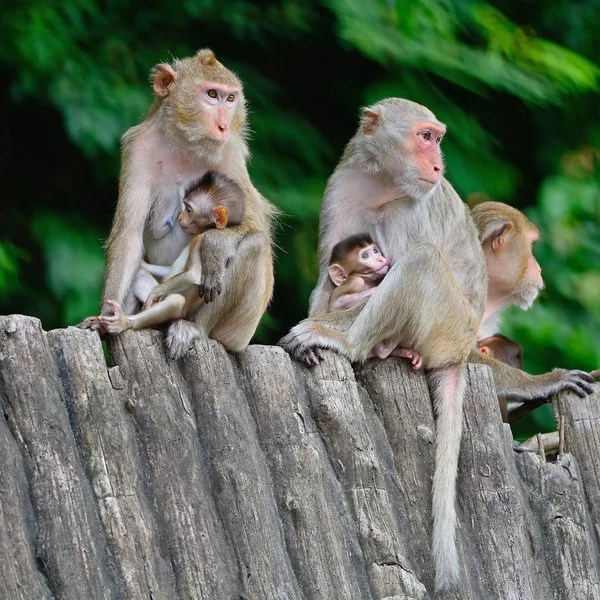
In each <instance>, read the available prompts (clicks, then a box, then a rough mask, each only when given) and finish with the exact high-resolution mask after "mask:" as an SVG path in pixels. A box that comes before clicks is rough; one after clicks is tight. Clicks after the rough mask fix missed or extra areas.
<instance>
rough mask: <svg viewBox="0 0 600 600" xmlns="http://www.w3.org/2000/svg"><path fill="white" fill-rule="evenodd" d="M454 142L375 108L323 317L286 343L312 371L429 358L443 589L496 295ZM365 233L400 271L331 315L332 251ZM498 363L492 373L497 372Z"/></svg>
mask: <svg viewBox="0 0 600 600" xmlns="http://www.w3.org/2000/svg"><path fill="white" fill-rule="evenodd" d="M444 133H445V126H444V125H443V124H442V123H440V122H439V121H438V120H437V119H436V117H435V116H434V115H433V113H432V112H431V111H429V110H428V109H427V108H425V107H423V106H420V105H418V104H415V103H413V102H410V101H408V100H403V99H399V98H390V99H387V100H383V101H381V102H379V103H377V104H375V105H374V106H372V107H369V108H367V109H365V111H364V113H363V118H362V122H361V124H360V127H359V129H358V131H357V133H356V134H355V136H354V137H353V138H352V139H351V140H350V142H349V144H348V146H347V147H346V150H345V152H344V155H343V157H342V159H341V161H340V163H339V165H338V166H337V168H336V170H335V171H334V173H333V175H332V176H331V178H330V180H329V182H328V185H327V188H326V190H325V195H324V197H323V203H322V207H321V221H320V240H319V260H320V276H319V282H318V283H317V286H316V288H315V290H314V291H313V293H312V296H311V305H310V315H311V316H310V317H309V318H308V319H305V320H304V321H302V322H301V323H299V324H298V325H296V326H295V327H293V328H292V330H291V331H290V333H289V334H288V335H287V336H285V337H284V338H283V339H282V340H281V342H280V344H281V345H282V346H283V347H284V348H285V349H286V350H287V351H288V352H290V353H291V354H292V355H293V356H295V357H297V358H299V359H300V360H303V361H304V362H306V363H307V364H316V363H318V362H319V361H321V360H322V358H323V354H322V349H333V350H336V351H338V352H340V353H342V354H344V355H346V356H348V357H349V358H350V359H351V360H354V361H363V360H365V359H366V358H367V357H368V356H369V354H370V352H371V351H372V350H373V348H375V347H376V346H377V345H378V344H381V343H384V344H386V345H389V344H393V343H394V342H395V343H396V344H397V346H398V347H399V348H413V349H414V350H416V352H418V353H419V355H420V356H421V357H422V360H423V366H424V367H425V369H427V370H428V372H427V378H428V383H429V387H430V391H431V395H432V398H433V401H434V407H435V411H436V414H437V421H436V430H437V431H436V439H437V443H436V467H435V473H434V479H433V522H434V524H433V554H434V563H435V570H436V588H437V589H444V588H448V587H451V586H453V585H455V584H456V583H457V581H458V579H459V575H460V567H459V562H458V555H457V551H456V544H455V535H456V534H455V527H456V511H455V490H456V473H457V466H458V453H459V448H460V437H461V433H462V404H463V398H464V391H465V371H466V362H467V360H468V359H470V358H471V357H472V355H473V353H475V354H477V355H478V357H480V359H481V360H480V362H483V361H484V359H485V357H483V356H482V355H481V354H480V353H479V352H478V351H477V350H476V347H475V339H476V333H477V331H478V329H479V326H480V323H481V320H482V317H483V314H484V310H485V306H486V290H487V275H486V267H485V261H484V256H483V253H482V249H481V245H480V242H479V239H478V235H477V230H476V228H475V225H474V223H473V221H472V219H471V216H470V214H469V211H468V209H467V207H466V206H465V205H464V203H463V202H462V201H461V199H460V198H459V197H458V195H457V194H456V192H455V191H454V189H453V188H452V186H451V185H450V184H449V183H448V181H446V179H445V178H444V177H443V162H442V154H441V150H440V142H441V139H442V137H443V135H444ZM363 231H365V232H368V233H370V234H371V235H372V236H373V239H376V240H377V242H378V244H379V246H380V248H381V251H382V252H383V253H384V255H385V256H386V257H387V258H388V259H389V260H390V263H391V264H392V265H393V266H392V268H391V269H390V270H389V272H388V273H387V275H386V276H385V278H384V279H383V281H382V282H381V283H380V284H379V286H378V287H376V288H375V291H374V292H373V294H372V295H371V296H370V298H368V299H367V300H366V301H365V302H363V303H362V304H360V305H358V306H355V307H352V308H349V309H348V310H343V311H337V312H332V313H327V307H328V303H329V298H330V295H331V291H332V285H331V283H330V280H329V278H328V273H327V268H328V262H329V257H330V255H331V250H332V247H333V246H334V245H335V244H336V243H337V242H339V241H340V240H341V239H344V238H346V237H348V236H350V235H353V234H356V233H359V232H363ZM496 362H497V361H496ZM496 362H494V361H490V362H488V364H491V366H492V367H493V368H495V366H496ZM499 364H501V363H499ZM502 367H506V369H508V370H509V371H502V372H503V373H504V374H506V373H508V375H507V376H506V379H505V380H503V384H504V385H506V386H510V387H511V392H513V393H516V392H517V391H519V392H520V393H523V394H524V395H525V396H526V397H531V396H532V395H535V394H537V395H538V396H539V395H546V394H549V393H552V392H555V391H558V390H559V389H565V388H567V389H574V390H575V391H577V393H579V394H580V395H585V394H588V393H590V392H591V391H592V387H591V385H590V380H591V377H590V376H589V375H587V374H586V373H583V372H580V371H563V372H556V371H555V372H553V373H551V374H548V375H546V376H537V377H532V376H530V375H527V374H523V373H522V372H521V371H518V370H516V369H511V368H510V367H508V366H506V365H502ZM494 376H496V370H494ZM525 376H526V377H529V378H531V382H529V381H525V379H524V377H525ZM496 383H497V384H498V381H497V382H496ZM498 391H499V392H500V393H503V392H502V391H501V390H500V389H499V390H498Z"/></svg>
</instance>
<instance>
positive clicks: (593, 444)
mask: <svg viewBox="0 0 600 600" xmlns="http://www.w3.org/2000/svg"><path fill="white" fill-rule="evenodd" d="M109 350H110V355H111V364H110V366H109V365H107V364H106V361H105V357H104V353H103V350H102V346H101V344H100V341H99V339H98V336H97V335H96V334H94V333H91V332H88V331H81V330H78V329H74V328H68V329H64V330H55V331H52V332H49V333H46V332H44V331H43V329H42V328H41V324H40V322H39V321H38V320H37V319H34V318H30V317H23V316H18V315H10V316H4V317H0V403H1V406H2V410H3V415H4V419H3V420H0V598H3V599H4V598H6V599H8V600H13V599H15V600H17V599H19V600H20V599H26V600H29V599H32V600H37V599H40V598H48V599H50V598H60V599H71V598H72V599H77V600H80V599H88V598H89V599H94V600H96V599H102V598H111V599H113V598H114V599H136V600H137V599H139V600H141V599H142V598H152V599H154V600H157V599H164V600H167V599H168V600H170V599H178V598H181V599H188V598H197V599H204V600H220V599H223V600H241V599H244V600H265V599H268V600H287V599H291V600H338V599H339V600H384V599H385V600H400V599H402V600H408V599H413V600H423V599H433V598H436V599H442V598H443V599H446V598H448V599H453V600H457V599H459V598H460V599H461V600H481V599H485V600H507V599H510V600H538V599H544V600H546V599H549V600H600V575H599V573H600V552H599V547H598V546H599V535H600V508H599V507H600V433H599V430H598V425H599V422H600V393H599V391H596V393H595V395H594V396H592V397H590V398H587V399H583V400H582V399H580V398H575V397H572V396H571V395H568V394H564V395H561V396H560V397H558V398H556V399H555V400H554V408H555V412H556V413H557V414H562V415H564V417H565V437H566V449H567V453H565V454H562V455H561V456H559V459H558V461H557V462H556V463H550V462H546V461H545V460H544V459H543V458H540V456H539V455H538V454H535V453H524V454H516V453H515V452H514V451H513V450H512V448H511V437H510V431H509V430H507V428H506V427H505V426H504V425H502V423H501V419H500V414H499V411H498V404H497V401H496V398H495V393H494V389H493V383H492V379H491V375H490V373H489V371H488V369H487V367H484V366H481V365H470V366H469V370H468V380H469V383H468V391H467V397H466V413H465V420H464V434H463V440H462V446H461V456H460V464H459V476H458V497H457V511H458V518H459V528H458V544H459V553H460V557H461V568H462V571H463V577H462V583H461V587H460V589H457V590H454V591H452V592H449V593H446V594H443V595H437V596H435V595H434V594H433V591H432V587H433V567H432V561H431V555H430V552H431V548H430V535H431V501H430V494H431V477H432V473H433V456H434V444H435V418H434V414H433V411H432V407H431V400H430V398H429V393H428V389H427V382H426V380H425V377H424V376H423V374H422V373H420V372H416V373H415V372H413V371H412V370H411V369H410V368H409V367H408V364H407V361H404V360H402V359H387V360H384V361H380V360H370V361H368V362H367V363H366V364H365V365H362V366H354V368H353V366H352V365H351V364H350V363H349V362H348V361H347V360H345V359H344V358H342V357H340V356H338V355H336V354H333V353H330V354H328V355H327V359H326V361H325V362H324V363H323V364H321V365H320V366H318V367H315V368H311V369H309V368H306V367H304V366H303V365H300V364H298V363H295V362H293V361H292V360H291V359H290V357H289V356H288V355H287V354H286V353H285V352H284V351H283V350H282V349H281V348H277V347H267V346H250V347H248V348H247V349H246V350H244V351H243V352H241V353H240V354H238V355H231V354H228V353H227V352H225V351H224V349H223V348H222V347H221V346H220V345H219V344H218V343H216V342H213V341H197V342H196V343H195V346H194V347H193V349H192V350H191V351H190V352H189V353H188V354H187V355H186V356H185V357H184V358H183V359H182V360H181V361H179V362H172V361H169V360H168V359H167V358H166V356H165V352H164V339H163V335H162V334H161V333H159V332H156V331H141V332H126V333H124V334H122V335H120V336H117V337H115V338H113V339H112V340H111V341H110V343H109ZM599 387H600V386H599Z"/></svg>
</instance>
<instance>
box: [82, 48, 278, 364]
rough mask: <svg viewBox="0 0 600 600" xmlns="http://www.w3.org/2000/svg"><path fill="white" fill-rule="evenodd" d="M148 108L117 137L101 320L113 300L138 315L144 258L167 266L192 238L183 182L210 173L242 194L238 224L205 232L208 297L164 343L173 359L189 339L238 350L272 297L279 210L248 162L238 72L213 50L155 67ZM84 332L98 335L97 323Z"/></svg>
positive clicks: (203, 256) (91, 322) (205, 291)
mask: <svg viewBox="0 0 600 600" xmlns="http://www.w3.org/2000/svg"><path fill="white" fill-rule="evenodd" d="M152 82H153V89H154V92H155V99H154V103H153V104H152V106H151V108H150V110H149V111H148V114H147V115H146V117H145V118H144V120H143V121H142V122H141V123H140V124H139V125H136V126H135V127H132V128H131V129H129V130H128V131H127V132H126V133H125V134H124V136H123V140H122V168H121V179H120V184H119V200H118V202H117V209H116V213H115V217H114V221H113V226H112V230H111V233H110V236H109V238H108V242H107V261H106V270H105V274H104V288H103V291H102V314H103V315H110V314H111V313H112V309H111V307H110V305H108V304H107V301H108V300H114V301H116V302H117V303H118V304H119V305H122V306H123V309H124V312H125V314H133V313H134V312H136V311H137V310H139V307H140V303H139V302H138V300H137V299H136V297H135V294H134V287H135V280H136V275H137V273H138V270H139V267H140V266H141V264H142V260H144V261H145V262H146V263H150V264H153V265H159V266H166V265H171V264H172V263H173V262H174V261H175V259H176V258H177V257H178V256H179V255H180V253H181V252H182V251H183V250H184V248H185V247H186V246H187V245H188V244H189V243H190V240H191V236H190V235H188V234H186V233H185V232H184V231H183V229H182V228H181V227H180V226H179V225H178V224H177V223H176V222H175V217H176V216H177V214H179V212H180V210H181V208H182V197H183V192H184V190H185V189H186V187H187V185H188V184H189V183H190V182H191V181H193V180H196V179H198V178H199V177H201V176H202V175H203V174H204V173H206V172H207V171H209V170H212V171H216V172H217V173H222V174H223V175H226V176H227V177H228V178H230V179H231V180H233V181H234V182H235V183H237V184H238V185H239V186H240V188H241V189H242V190H243V193H244V200H245V208H246V211H245V215H244V218H243V220H242V222H241V224H240V225H237V226H234V227H228V228H226V229H224V230H221V231H214V230H213V231H207V232H206V233H205V234H204V235H203V238H202V245H201V248H200V253H201V264H202V281H201V284H200V294H201V296H202V297H203V299H204V302H203V303H201V305H200V307H199V309H198V310H197V312H196V313H195V314H194V315H193V316H191V319H192V320H193V323H191V322H189V321H184V320H178V321H175V322H174V323H173V324H172V325H171V326H170V328H169V333H168V336H167V344H168V347H169V354H170V356H171V357H172V358H178V357H180V356H181V355H182V354H183V353H184V352H186V351H187V349H188V348H189V346H190V344H191V342H192V341H193V339H194V338H195V337H198V336H201V335H202V336H208V337H210V338H213V339H216V340H218V341H220V342H221V343H222V344H223V345H224V346H225V347H226V348H228V349H229V350H233V351H239V350H241V349H242V348H244V347H245V346H246V345H247V344H248V342H249V341H250V338H251V337H252V335H253V334H254V331H255V329H256V326H257V325H258V322H259V320H260V317H261V316H262V314H263V313H264V311H265V309H266V307H267V304H268V302H269V300H270V298H271V295H272V291H273V258H272V252H271V226H272V220H273V217H274V215H275V208H274V207H273V206H272V205H271V204H270V203H269V202H268V201H267V200H266V199H265V198H264V197H262V196H261V194H260V193H259V192H258V191H257V190H256V189H255V188H254V186H253V185H252V182H251V181H250V177H249V175H248V170H247V166H246V161H247V158H248V148H247V145H246V140H245V138H246V125H245V122H246V103H245V99H244V94H243V89H242V84H241V82H240V80H239V79H238V78H237V76H236V75H235V74H234V73H232V72H231V71H229V70H228V69H226V68H225V67H224V66H223V65H222V64H221V63H220V62H218V61H217V59H216V58H215V55H214V54H213V52H212V51H211V50H208V49H204V50H200V51H199V52H198V53H197V54H196V55H195V56H193V57H191V58H185V59H182V60H176V61H174V63H173V64H159V65H157V66H156V67H155V68H154V70H153V73H152ZM82 326H83V327H88V328H92V329H101V323H100V321H99V320H98V318H96V317H91V318H89V319H86V320H85V321H84V322H83V323H82Z"/></svg>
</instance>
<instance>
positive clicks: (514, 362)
mask: <svg viewBox="0 0 600 600" xmlns="http://www.w3.org/2000/svg"><path fill="white" fill-rule="evenodd" d="M477 347H478V348H479V352H481V353H482V354H485V355H486V356H491V357H492V358H495V359H496V360H499V361H501V362H503V363H504V364H506V365H510V366H511V367H514V368H515V369H522V368H523V348H522V347H521V344H519V343H518V342H515V341H514V340H511V339H510V338H507V337H506V336H505V335H502V334H500V333H496V334H494V335H491V336H489V337H487V338H484V339H483V340H479V341H478V342H477Z"/></svg>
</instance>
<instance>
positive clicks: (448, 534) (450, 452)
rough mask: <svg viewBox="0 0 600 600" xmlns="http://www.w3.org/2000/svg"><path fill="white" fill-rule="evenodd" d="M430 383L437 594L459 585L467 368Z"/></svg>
mask: <svg viewBox="0 0 600 600" xmlns="http://www.w3.org/2000/svg"><path fill="white" fill-rule="evenodd" d="M428 383H429V389H430V392H431V395H432V397H433V401H434V407H435V411H436V414H437V419H436V450H435V472H434V474H433V494H432V495H433V501H432V513H433V559H434V563H435V588H436V590H437V591H439V590H444V589H447V588H450V587H453V586H454V585H456V583H458V580H459V575H460V568H459V564H458V553H457V550H456V507H455V502H456V475H457V472H458V455H459V451H460V438H461V435H462V423H463V400H464V396H465V388H466V365H464V364H462V365H458V366H454V367H451V368H449V369H440V370H435V371H431V372H430V373H429V376H428Z"/></svg>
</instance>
